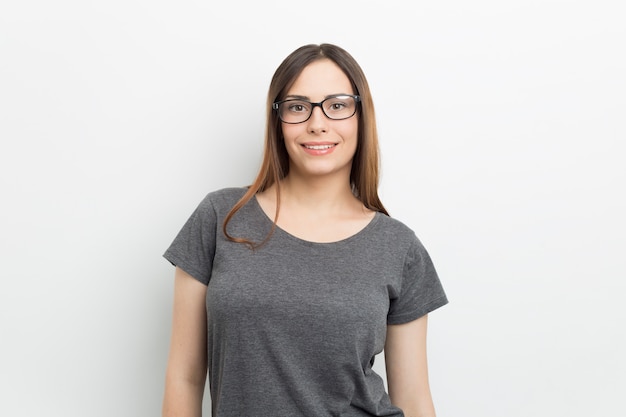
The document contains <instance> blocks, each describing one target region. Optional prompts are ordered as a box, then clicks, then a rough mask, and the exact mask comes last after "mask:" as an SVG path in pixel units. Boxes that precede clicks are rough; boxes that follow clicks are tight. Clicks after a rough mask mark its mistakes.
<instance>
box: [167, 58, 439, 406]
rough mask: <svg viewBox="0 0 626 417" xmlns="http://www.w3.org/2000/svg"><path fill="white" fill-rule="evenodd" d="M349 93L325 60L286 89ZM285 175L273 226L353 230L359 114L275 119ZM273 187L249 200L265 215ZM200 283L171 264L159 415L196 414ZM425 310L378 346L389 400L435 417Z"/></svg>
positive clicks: (328, 235) (306, 234) (202, 361)
mask: <svg viewBox="0 0 626 417" xmlns="http://www.w3.org/2000/svg"><path fill="white" fill-rule="evenodd" d="M340 93H344V94H353V93H354V92H353V91H352V87H351V84H350V81H349V79H348V78H347V76H346V75H345V74H344V73H343V72H342V71H341V70H340V69H339V67H338V66H337V65H336V64H334V63H333V62H332V61H330V60H321V61H316V62H313V63H312V64H310V65H309V66H307V67H306V68H305V69H304V70H303V71H302V73H301V74H300V76H299V77H298V78H297V79H296V81H295V83H294V84H293V85H292V87H291V88H290V90H289V92H288V97H289V96H294V95H295V96H302V97H307V98H308V99H309V100H310V101H312V102H319V101H322V100H323V99H325V98H326V97H327V96H329V95H332V94H340ZM282 129H283V136H284V140H285V147H286V149H287V152H288V154H289V163H290V165H289V168H290V170H289V175H288V176H287V177H286V178H284V179H283V180H282V181H281V183H280V187H281V206H280V215H279V218H278V221H277V226H278V227H280V228H282V229H283V230H285V231H287V232H288V233H290V234H292V235H294V236H296V237H299V238H300V239H304V240H308V241H312V242H336V241H338V240H342V239H345V238H347V237H349V236H352V235H354V234H355V233H357V232H358V231H360V230H361V229H363V228H364V227H365V226H366V225H367V224H368V223H369V222H370V221H371V220H372V218H373V217H374V215H375V213H374V212H372V211H370V210H368V209H367V208H365V207H364V206H363V204H362V203H361V202H360V201H359V200H358V199H357V198H355V197H354V195H353V194H352V191H351V188H350V170H351V166H352V159H353V157H354V153H355V151H356V146H357V129H358V119H357V116H356V115H355V116H353V117H352V118H350V119H345V120H330V119H328V118H327V117H326V116H324V114H323V113H322V111H321V109H320V108H318V107H316V108H315V109H314V111H313V114H312V115H311V118H310V119H309V120H308V121H306V122H304V123H300V124H293V125H290V124H284V123H283V124H282ZM311 144H313V145H315V144H332V145H333V149H332V152H321V153H315V152H313V153H311V152H307V150H306V149H305V146H306V145H311ZM275 193H276V185H274V186H272V187H269V188H268V189H267V190H265V191H264V192H262V193H259V194H257V196H256V198H257V201H258V203H259V205H260V206H261V208H262V209H263V210H264V211H265V212H266V214H267V215H268V216H269V217H270V218H274V214H275V213H276V204H275V196H276V194H275ZM205 297H206V287H205V286H204V285H202V284H201V283H199V282H198V281H196V280H195V279H194V278H192V277H191V276H189V275H188V274H187V273H186V272H184V271H182V270H181V269H179V268H177V269H176V279H175V295H174V319H173V330H172V339H171V347H170V356H169V360H168V367H167V377H166V388H165V397H164V403H163V416H164V417H183V416H184V417H199V416H200V415H201V403H202V396H203V391H204V383H205V379H206V363H207V359H206V313H205V305H204V302H205ZM426 329H427V316H424V317H422V318H419V319H417V320H414V321H412V322H409V323H406V324H401V325H390V326H388V329H387V340H386V344H385V363H386V368H387V382H388V387H389V395H390V397H391V401H392V403H393V404H395V405H396V406H398V407H400V408H401V409H402V410H403V411H404V413H405V416H406V417H434V416H435V411H434V407H433V402H432V398H431V394H430V388H429V383H428V368H427V359H426Z"/></svg>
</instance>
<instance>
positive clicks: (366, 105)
mask: <svg viewBox="0 0 626 417" xmlns="http://www.w3.org/2000/svg"><path fill="white" fill-rule="evenodd" d="M322 59H329V60H331V61H333V62H334V63H335V64H337V66H339V68H341V70H342V71H343V72H344V73H345V74H346V76H347V77H348V79H349V80H350V83H351V84H352V88H353V89H354V94H357V95H359V96H360V97H361V102H360V106H359V111H358V134H357V135H358V143H357V149H356V153H355V154H354V158H353V160H352V170H351V172H350V185H351V186H352V192H353V193H354V195H355V196H356V197H357V198H358V199H359V200H361V202H362V203H363V205H364V206H365V207H367V208H368V209H370V210H374V211H379V212H381V213H384V214H386V215H389V213H387V210H386V209H385V207H384V206H383V204H382V202H381V201H380V198H379V197H378V177H379V163H380V155H379V149H378V131H377V128H376V118H375V114H374V102H373V100H372V95H371V92H370V89H369V85H368V83H367V79H366V78H365V74H364V73H363V70H362V69H361V67H360V66H359V64H358V63H357V62H356V60H355V59H354V58H353V57H352V56H351V55H350V54H349V53H348V52H347V51H345V50H344V49H342V48H340V47H338V46H336V45H332V44H327V43H325V44H321V45H305V46H302V47H300V48H298V49H296V50H295V51H293V52H292V53H291V54H290V55H289V56H288V57H287V58H285V60H284V61H283V62H282V63H281V64H280V65H279V66H278V68H277V69H276V72H275V73H274V76H273V77H272V81H271V83H270V87H269V92H268V95H267V106H266V108H267V118H266V125H265V126H266V127H265V150H264V152H263V162H262V163H261V168H260V170H259V173H258V175H257V177H256V179H255V180H254V183H253V184H252V185H251V186H250V187H249V188H248V191H247V192H246V193H245V194H244V196H243V197H242V198H241V199H240V200H239V201H238V202H237V204H235V205H234V206H233V208H232V209H231V210H230V212H229V213H228V215H227V216H226V219H225V220H224V225H223V227H222V228H223V231H224V234H225V235H226V237H227V238H228V239H229V240H231V241H233V242H238V243H244V244H247V245H249V246H250V247H251V248H256V247H259V246H261V245H263V244H264V243H265V242H267V240H268V239H269V238H270V236H271V235H272V233H273V232H274V229H275V228H276V221H277V220H278V212H279V210H280V187H278V186H277V187H276V214H275V217H274V224H273V226H272V229H271V231H270V233H269V234H268V236H267V237H266V238H265V239H264V240H263V241H262V242H260V243H254V242H251V241H250V240H248V239H245V238H242V237H234V236H231V235H230V234H228V231H227V226H228V222H230V220H231V219H232V218H233V216H234V215H235V213H236V212H237V211H238V210H239V209H241V208H242V207H243V206H244V205H245V204H246V203H247V202H248V201H250V199H251V198H252V197H254V195H256V193H258V192H262V191H264V190H266V189H267V188H268V187H270V186H271V185H273V184H277V185H278V182H279V181H280V180H282V179H283V178H285V177H286V176H287V174H289V155H288V154H287V149H286V148H285V143H284V138H283V134H282V128H281V122H280V120H279V118H278V114H277V112H276V111H274V110H273V109H272V104H273V103H274V102H276V101H279V100H282V99H283V98H284V97H285V95H286V94H287V92H288V90H289V88H291V86H292V85H293V83H294V82H295V80H296V78H298V76H299V75H300V73H301V72H302V70H303V69H304V68H305V67H306V66H307V65H309V64H310V63H312V62H314V61H319V60H322Z"/></svg>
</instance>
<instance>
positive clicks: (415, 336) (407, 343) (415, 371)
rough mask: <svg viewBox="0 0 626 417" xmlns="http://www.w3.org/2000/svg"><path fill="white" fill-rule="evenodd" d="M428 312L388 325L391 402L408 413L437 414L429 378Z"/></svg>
mask: <svg viewBox="0 0 626 417" xmlns="http://www.w3.org/2000/svg"><path fill="white" fill-rule="evenodd" d="M427 323H428V315H424V316H422V317H420V318H419V319H417V320H413V321H410V322H408V323H404V324H393V325H389V326H387V340H386V342H385V365H386V368H387V384H388V387H389V396H390V397H391V402H392V403H393V404H394V405H396V406H398V407H400V408H401V409H402V410H403V411H404V413H405V415H406V416H407V417H434V416H435V410H434V406H433V401H432V397H431V393H430V386H429V382H428V361H427V357H426V333H427Z"/></svg>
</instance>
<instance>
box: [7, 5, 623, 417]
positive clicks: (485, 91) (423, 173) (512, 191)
mask: <svg viewBox="0 0 626 417" xmlns="http://www.w3.org/2000/svg"><path fill="white" fill-rule="evenodd" d="M622 4H623V2H620V1H618V0H615V1H602V0H600V1H594V2H592V1H586V2H583V1H558V0H542V1H532V0H531V1H524V2H522V1H517V2H512V1H495V0H494V1H488V0H478V1H474V2H468V1H461V0H456V1H446V0H444V1H438V2H430V3H425V2H419V3H414V2H409V1H404V2H394V1H387V2H380V1H377V2H368V1H363V0H359V1H356V0H355V1H341V2H339V1H337V2H330V1H311V2H295V3H294V2H283V1H271V0H267V1H262V2H261V1H259V2H256V1H249V2H241V1H231V2H228V4H226V2H220V3H217V2H211V1H192V0H182V1H176V2H174V1H143V0H124V1H121V0H111V1H107V2H104V1H92V0H81V1H78V0H76V1H71V0H60V1H54V2H52V1H43V0H31V1H19V2H18V1H13V2H8V1H7V2H3V3H2V5H1V6H0V138H1V148H0V187H1V189H0V195H1V198H2V204H1V205H0V207H1V208H0V210H1V212H0V213H1V215H0V257H1V261H2V273H1V281H0V332H1V333H0V415H2V416H80V417H84V416H97V417H99V416H102V417H105V416H106V417H111V416H116V417H123V416H128V417H131V416H133V417H134V416H155V415H159V413H160V407H161V397H162V391H163V379H164V370H165V362H166V356H167V349H168V340H169V332H170V323H171V318H170V314H171V299H172V283H173V280H172V277H173V268H172V266H171V265H169V263H167V262H166V261H165V260H164V259H163V258H162V257H161V254H162V253H163V251H164V250H165V249H166V247H167V246H168V245H169V243H170V242H171V240H172V239H173V237H174V236H175V234H176V232H177V231H178V230H179V228H180V227H181V226H182V224H183V222H184V221H185V220H186V219H187V217H188V216H189V215H190V214H191V211H192V210H193V209H194V208H195V206H196V204H197V203H198V202H199V201H200V200H201V199H202V197H204V195H205V194H206V193H207V192H209V191H211V190H214V189H217V188H221V187H225V186H237V185H246V184H249V183H250V182H251V181H252V179H253V177H254V175H255V173H256V171H257V169H258V166H259V162H260V155H261V149H262V135H263V123H264V112H265V110H264V103H265V99H266V97H265V95H266V92H267V87H268V85H269V81H270V78H271V76H272V74H273V72H274V70H275V68H276V67H277V66H278V64H279V63H280V61H281V60H282V59H283V58H284V57H285V56H286V55H288V54H289V53H290V52H291V51H292V50H294V49H295V48H297V47H299V46H301V45H303V44H306V43H320V42H332V43H336V44H338V45H340V46H342V47H344V48H346V49H347V50H348V51H350V52H351V53H352V55H353V56H354V57H355V58H356V59H357V60H358V61H359V62H360V64H361V66H362V67H363V69H364V71H365V73H366V75H367V76H368V78H369V81H370V85H371V88H372V91H373V94H374V99H375V102H376V106H377V108H376V110H377V115H378V119H379V125H380V139H381V146H382V162H383V171H382V184H381V194H382V197H383V201H384V203H385V204H386V206H387V208H388V209H389V210H390V212H391V213H392V215H393V216H394V217H397V218H399V219H400V220H402V221H404V222H405V223H407V224H408V225H409V226H411V227H412V228H413V229H414V230H416V232H417V234H418V236H419V237H420V238H421V240H422V241H423V243H424V244H425V246H426V247H427V248H428V250H429V252H430V253H431V255H432V257H433V259H434V261H435V263H436V265H437V268H438V271H439V273H440V276H441V278H442V280H443V283H444V285H445V288H446V290H447V292H448V296H449V299H450V304H449V305H448V306H446V307H444V308H442V309H441V310H438V311H436V312H434V313H433V314H432V315H431V319H430V333H429V349H430V354H429V355H430V368H431V383H432V389H433V396H434V399H435V402H436V406H437V410H438V415H439V417H460V416H476V417H486V416H488V417H503V416H504V417H517V416H519V417H522V416H524V417H527V416H550V417H555V416H567V417H578V416H580V417H583V416H585V417H586V416H624V415H626V405H625V403H624V401H623V395H624V392H626V363H625V362H626V361H625V359H624V352H626V341H625V338H626V336H625V330H624V329H625V324H624V323H625V319H626V312H625V308H624V306H623V302H624V296H625V295H626V284H625V278H626V260H625V259H626V257H625V256H624V250H625V249H626V239H625V238H624V234H625V233H626V224H625V220H624V213H626V202H625V196H624V190H625V185H626V168H625V166H624V157H625V152H624V151H625V149H626V145H625V143H624V141H625V139H626V127H625V115H626V98H625V97H626V82H625V78H626V77H625V74H626V60H625V52H624V51H625V50H626V45H625V43H626V42H625V39H626V25H625V24H624V22H625V21H626V14H625V12H624V6H622ZM377 363H378V365H377V369H379V370H381V372H382V371H383V370H382V369H381V367H380V366H381V365H380V364H381V363H382V358H379V360H378V362H377ZM206 409H207V410H208V409H209V408H208V403H207V407H206ZM207 415H208V413H207Z"/></svg>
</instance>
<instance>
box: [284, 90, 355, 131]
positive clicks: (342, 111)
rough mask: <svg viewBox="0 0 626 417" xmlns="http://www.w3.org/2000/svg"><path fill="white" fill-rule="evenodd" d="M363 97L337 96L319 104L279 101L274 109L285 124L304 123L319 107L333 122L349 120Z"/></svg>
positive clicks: (292, 100)
mask: <svg viewBox="0 0 626 417" xmlns="http://www.w3.org/2000/svg"><path fill="white" fill-rule="evenodd" d="M360 101H361V97H359V96H355V95H350V94H336V95H333V96H330V97H328V98H326V99H324V100H322V101H320V102H319V103H311V102H310V101H308V100H303V99H288V100H283V101H277V102H275V103H274V104H272V108H273V109H274V110H277V111H278V117H279V118H280V120H281V121H282V122H284V123H289V124H297V123H304V122H306V121H307V120H309V119H310V118H311V114H313V109H314V108H315V107H319V108H320V109H322V113H324V116H326V117H328V118H329V119H331V120H343V119H349V118H351V117H352V116H354V114H355V113H356V108H357V103H359V102H360Z"/></svg>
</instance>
